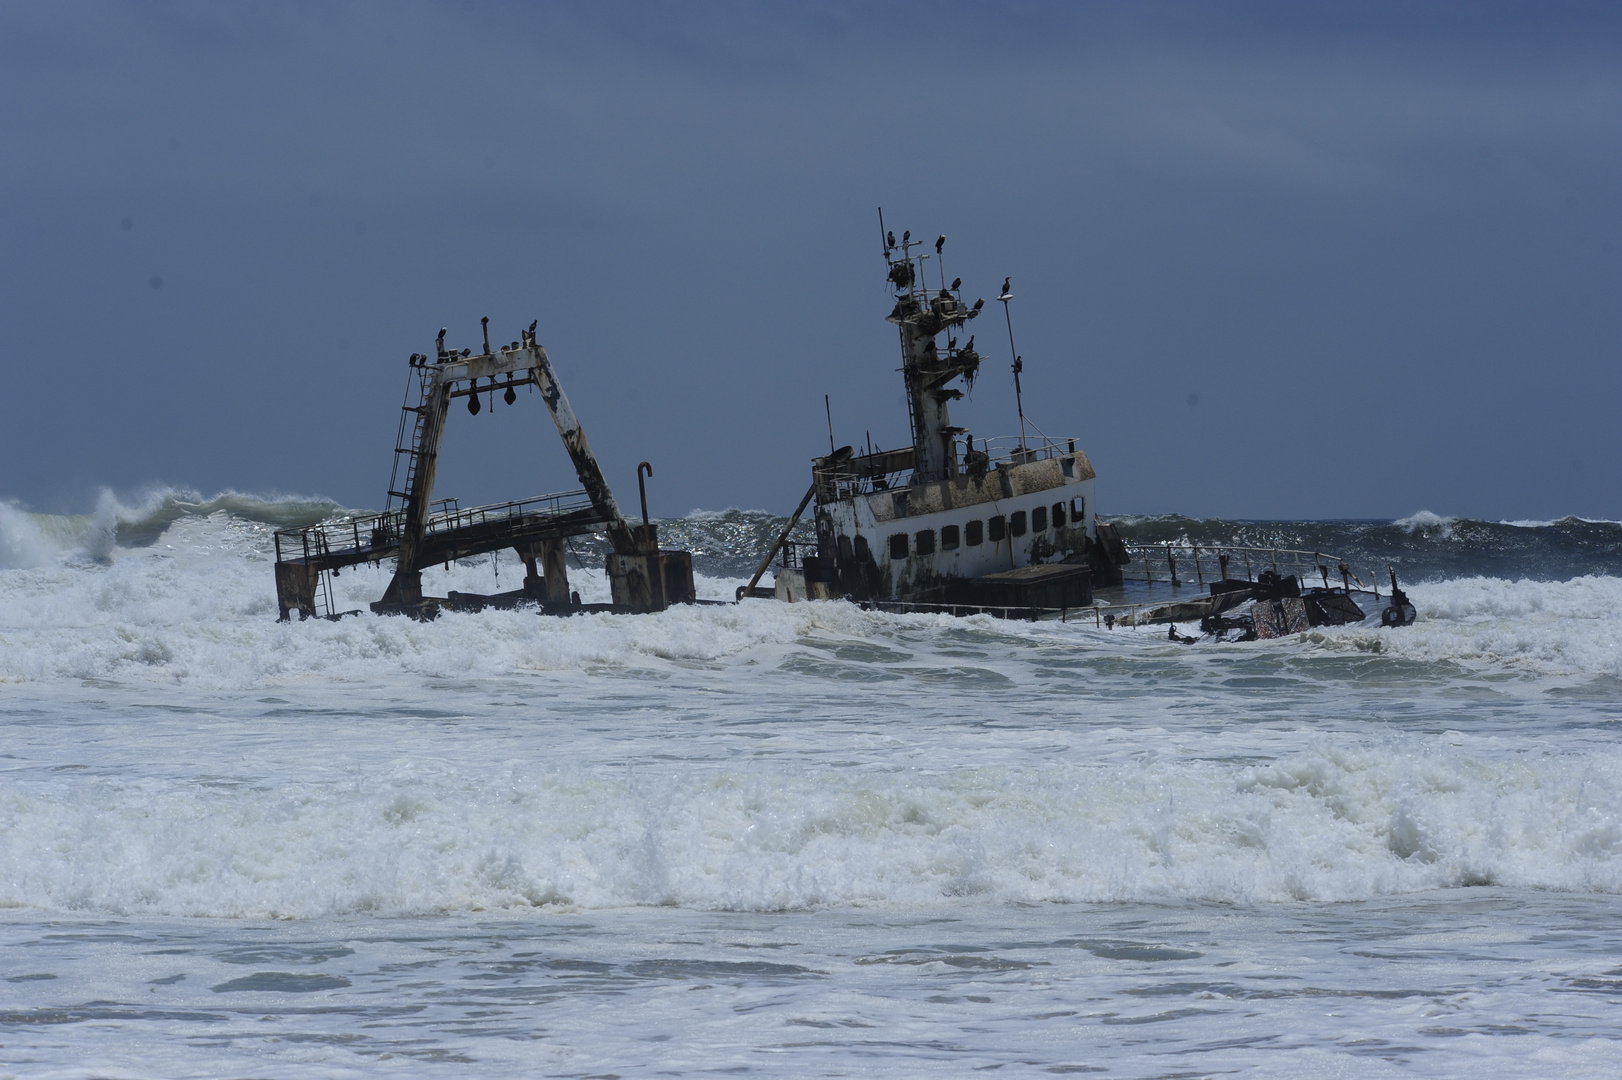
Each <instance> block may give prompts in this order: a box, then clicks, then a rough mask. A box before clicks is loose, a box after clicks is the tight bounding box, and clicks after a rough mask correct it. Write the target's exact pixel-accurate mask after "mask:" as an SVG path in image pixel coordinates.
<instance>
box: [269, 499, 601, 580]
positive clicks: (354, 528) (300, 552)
mask: <svg viewBox="0 0 1622 1080" xmlns="http://www.w3.org/2000/svg"><path fill="white" fill-rule="evenodd" d="M432 506H433V507H437V508H438V509H437V510H436V511H435V512H434V513H432V514H430V515H429V517H428V523H427V529H426V533H427V535H428V536H437V535H441V534H444V533H448V532H453V531H455V530H457V529H465V528H469V527H472V526H476V525H483V524H487V523H489V522H496V521H509V520H511V519H513V518H523V517H561V516H563V515H564V514H570V513H576V512H578V511H581V510H589V509H591V507H592V502H591V499H590V497H588V496H587V495H586V493H585V491H584V490H576V491H560V492H556V493H554V494H551V495H536V496H533V497H531V498H528V499H519V500H517V501H516V502H507V503H492V504H490V505H488V506H474V507H469V508H467V509H465V510H464V509H462V508H461V507H460V506H458V505H457V503H456V500H454V499H441V500H439V501H437V502H435V503H433V504H432ZM404 528H405V511H404V510H392V511H387V512H385V513H381V514H371V515H360V516H356V517H351V518H344V519H341V520H338V521H323V522H322V523H320V524H319V525H310V526H307V527H305V528H302V529H277V530H276V533H275V544H276V561H277V562H285V561H288V560H292V559H306V560H308V559H311V558H316V557H320V556H324V555H334V554H360V553H361V552H363V551H376V552H377V553H378V558H380V559H381V558H385V557H387V556H388V555H391V554H393V552H394V551H395V549H397V548H398V547H399V544H400V533H401V532H402V531H403V530H404Z"/></svg>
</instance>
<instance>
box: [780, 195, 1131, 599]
mask: <svg viewBox="0 0 1622 1080" xmlns="http://www.w3.org/2000/svg"><path fill="white" fill-rule="evenodd" d="M882 231H883V230H882V227H881V232H882ZM883 235H884V259H885V267H886V272H885V277H886V281H887V282H888V283H889V286H890V290H891V292H892V293H893V299H894V307H893V308H892V309H891V311H890V314H889V315H888V316H887V319H888V321H889V322H891V323H893V324H894V325H895V326H896V327H897V330H898V333H899V338H900V345H901V360H902V366H901V373H902V380H903V382H904V384H905V386H906V400H907V410H908V420H909V426H910V429H911V442H912V445H911V446H908V447H904V448H900V449H896V450H889V451H880V450H873V449H871V448H868V450H867V452H866V453H858V452H857V451H856V448H854V447H845V448H843V449H839V450H835V451H833V452H832V453H830V454H828V455H827V456H825V457H819V458H815V459H814V460H813V462H812V469H811V474H812V489H811V491H810V492H808V493H807V500H808V501H809V500H810V499H813V498H814V499H815V502H816V510H815V520H816V535H817V541H816V554H815V555H814V556H806V557H803V558H799V559H794V558H792V557H791V558H790V560H789V561H790V563H791V564H792V563H793V562H798V563H799V565H798V566H794V565H789V566H786V567H785V568H784V570H783V572H781V573H780V574H779V576H778V581H777V588H776V592H777V594H778V595H779V596H780V597H782V598H783V599H789V600H794V599H801V598H812V599H815V598H823V597H828V598H831V597H835V596H844V597H848V598H850V599H853V600H858V601H863V602H867V603H871V604H875V605H878V606H885V605H887V604H892V603H905V604H908V605H916V604H919V603H938V604H941V605H945V606H949V607H954V608H972V607H1025V608H1043V609H1052V608H1057V609H1063V608H1069V607H1079V606H1084V605H1087V604H1090V603H1091V602H1092V594H1091V590H1092V584H1093V582H1094V581H1099V582H1102V583H1112V582H1115V581H1119V580H1120V570H1119V567H1120V564H1121V563H1122V562H1124V561H1125V558H1126V556H1125V549H1124V547H1123V546H1122V545H1121V544H1120V541H1119V539H1118V537H1116V536H1115V534H1114V532H1113V529H1112V528H1111V527H1110V526H1108V525H1100V524H1099V522H1098V521H1097V518H1096V512H1095V504H1094V498H1093V488H1094V479H1095V473H1094V471H1093V466H1092V463H1091V462H1090V461H1088V459H1087V455H1086V454H1085V453H1084V452H1083V451H1081V450H1079V449H1077V447H1076V441H1075V440H1074V439H1072V438H1064V439H1052V438H1049V437H1047V436H1045V435H1038V436H1037V437H1027V435H1026V434H1025V432H1024V431H1023V423H1022V431H1021V434H1020V435H1019V436H1018V437H1017V438H1009V439H991V440H980V441H976V440H975V438H974V436H973V435H972V434H971V433H970V431H969V430H968V429H967V428H963V427H958V426H955V425H954V424H953V423H952V419H951V414H950V409H951V403H952V402H954V401H957V400H959V399H961V398H962V397H963V396H964V393H965V390H967V389H968V388H970V387H972V386H973V383H974V379H975V377H976V375H977V374H978V373H979V371H980V368H981V366H982V364H983V363H984V362H985V361H984V358H983V357H982V356H981V354H980V353H979V352H978V351H977V350H976V348H975V335H973V334H968V335H967V340H966V341H963V342H962V343H961V344H960V343H959V339H960V337H963V336H964V335H965V334H967V331H968V329H969V326H968V324H969V323H970V322H972V321H973V320H975V319H976V318H977V317H978V316H979V315H980V314H981V312H982V310H983V309H984V306H985V301H984V300H983V299H982V300H978V301H976V302H975V303H974V304H973V305H972V306H971V305H967V304H965V303H964V300H963V293H962V282H961V279H959V280H954V281H952V282H951V283H950V284H948V283H947V282H946V280H945V272H944V270H941V269H940V258H941V255H942V251H943V247H944V244H945V239H946V238H945V237H944V236H943V237H941V238H940V239H939V240H937V241H936V242H935V245H934V248H935V255H934V259H933V261H934V262H935V264H936V266H935V269H936V271H937V273H936V276H937V277H938V278H939V279H940V283H939V285H938V286H930V285H929V284H927V283H926V271H928V270H929V269H930V267H929V266H928V263H929V262H930V261H931V258H930V256H929V254H928V250H927V249H928V245H927V244H922V243H919V242H918V241H915V240H913V239H912V236H911V234H910V233H905V234H903V237H902V239H901V240H900V241H899V242H897V241H896V239H895V236H894V234H893V233H888V232H884V233H883ZM1011 298H1012V293H1011V291H1010V289H1009V288H1008V282H1007V281H1005V282H1004V287H1003V291H1002V294H1001V295H1000V296H998V297H997V299H998V300H999V301H1001V302H1002V303H1003V304H1004V305H1005V308H1004V310H1005V312H1006V310H1007V308H1006V305H1007V303H1008V302H1009V300H1010V299H1011ZM1012 337H1013V334H1012V324H1011V323H1010V329H1009V339H1010V348H1011V347H1012ZM1021 363H1022V362H1021V361H1020V359H1019V357H1018V356H1015V357H1014V372H1015V377H1016V379H1017V378H1018V375H1019V372H1020V370H1021ZM1021 418H1022V421H1023V406H1022V407H1021ZM801 509H802V511H803V509H804V504H802V508H801Z"/></svg>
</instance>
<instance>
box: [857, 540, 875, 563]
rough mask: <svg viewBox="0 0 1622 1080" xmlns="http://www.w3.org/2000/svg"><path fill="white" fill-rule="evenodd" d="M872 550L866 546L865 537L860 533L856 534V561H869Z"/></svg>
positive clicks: (871, 556)
mask: <svg viewBox="0 0 1622 1080" xmlns="http://www.w3.org/2000/svg"><path fill="white" fill-rule="evenodd" d="M872 560H873V551H872V549H871V548H869V547H868V546H867V537H865V536H863V535H862V534H861V533H857V534H856V561H857V562H859V563H865V562H871V561H872Z"/></svg>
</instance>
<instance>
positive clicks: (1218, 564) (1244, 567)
mask: <svg viewBox="0 0 1622 1080" xmlns="http://www.w3.org/2000/svg"><path fill="white" fill-rule="evenodd" d="M1127 551H1128V553H1129V554H1130V555H1131V561H1130V562H1128V563H1127V564H1126V565H1125V566H1123V567H1121V574H1122V578H1123V580H1124V581H1127V582H1133V581H1138V582H1146V583H1149V584H1157V583H1158V584H1169V585H1171V586H1173V587H1176V588H1181V587H1183V586H1185V585H1187V586H1193V587H1195V588H1199V589H1203V588H1205V587H1206V586H1208V585H1210V584H1211V583H1212V582H1215V581H1240V580H1242V581H1254V580H1256V576H1257V575H1258V574H1261V573H1263V572H1265V571H1271V572H1273V573H1275V574H1278V575H1279V576H1280V577H1287V576H1289V575H1292V574H1293V575H1294V576H1295V578H1296V580H1297V581H1299V582H1300V583H1301V586H1302V588H1312V587H1314V586H1320V585H1321V586H1323V587H1325V588H1343V587H1344V588H1352V587H1354V586H1355V587H1356V588H1359V589H1368V588H1373V587H1374V582H1373V578H1374V572H1373V571H1372V570H1370V571H1368V574H1369V578H1370V583H1368V584H1365V583H1364V581H1363V580H1362V579H1361V578H1360V577H1359V576H1358V575H1357V573H1356V572H1355V571H1354V570H1353V569H1352V567H1351V566H1350V565H1348V564H1347V562H1346V561H1345V560H1344V559H1342V558H1340V557H1339V556H1337V555H1331V554H1329V553H1328V552H1325V551H1305V550H1301V549H1297V548H1285V547H1255V546H1249V545H1240V544H1197V543H1194V542H1193V541H1177V542H1168V543H1161V544H1149V543H1130V542H1129V543H1128V544H1127ZM1162 602H1164V601H1162Z"/></svg>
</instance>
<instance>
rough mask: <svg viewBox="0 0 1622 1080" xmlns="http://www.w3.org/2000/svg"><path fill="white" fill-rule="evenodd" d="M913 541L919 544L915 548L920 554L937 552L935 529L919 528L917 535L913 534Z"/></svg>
mask: <svg viewBox="0 0 1622 1080" xmlns="http://www.w3.org/2000/svg"><path fill="white" fill-rule="evenodd" d="M913 541H914V542H915V543H916V544H917V547H916V548H915V549H914V550H916V551H917V552H918V554H920V555H933V554H935V530H934V529H919V530H918V532H917V534H916V535H915V536H913Z"/></svg>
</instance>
